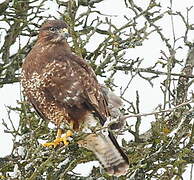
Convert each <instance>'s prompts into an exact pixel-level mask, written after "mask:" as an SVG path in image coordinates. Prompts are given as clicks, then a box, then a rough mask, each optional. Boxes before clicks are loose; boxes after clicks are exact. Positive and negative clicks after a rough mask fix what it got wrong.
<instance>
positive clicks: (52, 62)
mask: <svg viewBox="0 0 194 180" xmlns="http://www.w3.org/2000/svg"><path fill="white" fill-rule="evenodd" d="M67 36H68V26H67V24H66V23H65V22H64V21H62V20H48V21H46V22H45V23H43V25H42V26H41V28H40V30H39V35H38V40H37V42H36V43H35V45H34V47H33V48H32V50H31V51H30V52H29V54H28V55H27V57H26V58H25V61H24V63H23V65H22V76H21V83H22V86H23V92H24V94H25V95H26V96H27V98H28V100H29V101H30V103H31V104H32V105H33V106H34V108H35V110H36V111H37V113H38V114H39V115H40V116H41V118H43V119H45V120H49V121H52V122H53V123H55V125H56V126H57V128H58V133H57V137H56V139H55V140H54V141H53V142H50V143H46V144H44V146H57V144H59V143H60V142H61V141H62V142H63V143H64V145H67V144H68V143H69V142H68V141H67V139H68V137H69V136H72V132H73V131H77V132H84V133H86V136H84V138H83V139H82V140H80V141H79V142H78V144H79V145H80V146H83V147H85V148H87V149H89V150H91V151H92V152H93V153H94V154H95V155H96V157H97V159H99V161H100V162H101V164H102V165H103V166H104V168H105V170H106V172H107V173H108V174H109V175H111V176H121V175H124V174H126V173H127V170H128V167H129V165H128V163H129V162H128V158H127V156H126V155H125V153H124V152H123V151H122V149H121V148H120V147H119V145H118V143H117V141H116V139H115V137H114V136H113V134H112V132H110V131H109V130H107V131H106V132H104V131H103V130H102V129H103V125H104V124H105V122H106V120H107V119H108V118H110V112H109V107H108V104H107V97H106V94H107V93H106V90H105V89H104V90H103V88H102V87H101V85H100V84H99V83H98V81H97V78H96V76H95V73H94V71H93V69H92V68H91V67H90V65H89V64H88V63H87V62H86V61H85V60H84V59H82V58H81V57H79V56H77V55H75V54H74V53H73V52H72V51H71V48H70V46H69V45H68V43H67ZM63 124H66V125H69V127H70V128H71V130H68V131H67V132H66V134H62V130H61V127H62V125H63Z"/></svg>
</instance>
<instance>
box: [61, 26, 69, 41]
mask: <svg viewBox="0 0 194 180" xmlns="http://www.w3.org/2000/svg"><path fill="white" fill-rule="evenodd" d="M59 34H60V36H61V37H63V38H65V39H67V38H68V37H69V33H68V29H67V28H63V29H61V30H60V31H59Z"/></svg>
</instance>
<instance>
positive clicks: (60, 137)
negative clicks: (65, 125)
mask: <svg viewBox="0 0 194 180" xmlns="http://www.w3.org/2000/svg"><path fill="white" fill-rule="evenodd" d="M70 126H71V127H73V123H70ZM72 135H73V132H72V131H71V130H67V132H66V133H65V134H62V129H60V128H59V129H58V131H57V136H56V139H55V140H54V141H53V142H49V143H44V144H43V146H44V147H50V146H54V147H56V146H57V145H59V144H60V143H61V142H63V144H64V146H67V145H68V144H69V141H68V137H71V136H72Z"/></svg>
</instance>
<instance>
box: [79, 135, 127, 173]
mask: <svg viewBox="0 0 194 180" xmlns="http://www.w3.org/2000/svg"><path fill="white" fill-rule="evenodd" d="M79 144H81V145H82V146H85V147H86V148H87V149H89V150H91V151H93V153H94V154H95V155H96V157H97V158H98V159H99V161H100V162H101V163H102V165H103V166H104V168H105V170H106V171H107V173H108V174H109V175H113V176H121V175H125V174H126V173H127V170H128V168H129V165H128V160H126V157H123V154H124V153H123V152H122V150H121V149H118V147H119V146H118V147H116V146H117V145H115V143H114V142H113V141H112V138H111V137H110V136H105V135H103V134H100V133H99V134H90V135H88V136H87V137H85V138H84V140H83V141H82V142H79ZM119 148H120V147H119ZM121 152H122V153H121Z"/></svg>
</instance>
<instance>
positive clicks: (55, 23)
mask: <svg viewBox="0 0 194 180" xmlns="http://www.w3.org/2000/svg"><path fill="white" fill-rule="evenodd" d="M68 36H69V33H68V26H67V24H65V22H64V21H62V20H48V21H46V22H45V23H43V25H42V26H41V28H40V32H39V39H41V40H42V41H49V42H52V43H60V42H64V41H66V39H67V37H68Z"/></svg>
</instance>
